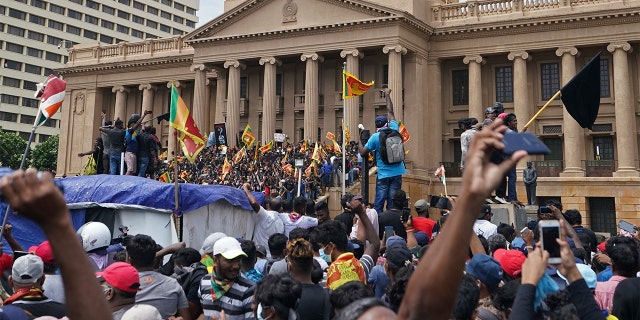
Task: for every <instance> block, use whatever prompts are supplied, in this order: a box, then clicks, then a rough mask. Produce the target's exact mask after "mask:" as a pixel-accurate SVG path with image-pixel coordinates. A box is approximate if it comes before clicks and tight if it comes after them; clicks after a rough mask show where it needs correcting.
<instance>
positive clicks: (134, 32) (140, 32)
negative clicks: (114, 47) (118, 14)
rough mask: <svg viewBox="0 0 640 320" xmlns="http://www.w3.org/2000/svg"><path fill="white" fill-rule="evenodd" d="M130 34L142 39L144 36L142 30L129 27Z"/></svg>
mask: <svg viewBox="0 0 640 320" xmlns="http://www.w3.org/2000/svg"><path fill="white" fill-rule="evenodd" d="M131 35H132V36H134V37H136V38H140V39H142V38H143V37H144V32H142V31H140V30H136V29H131Z"/></svg>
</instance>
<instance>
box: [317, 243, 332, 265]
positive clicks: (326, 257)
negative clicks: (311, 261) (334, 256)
mask: <svg viewBox="0 0 640 320" xmlns="http://www.w3.org/2000/svg"><path fill="white" fill-rule="evenodd" d="M325 247H326V246H325ZM331 252H333V250H331ZM331 252H329V254H326V253H325V252H324V248H320V250H319V253H320V258H322V259H323V260H324V261H326V262H327V263H329V264H331Z"/></svg>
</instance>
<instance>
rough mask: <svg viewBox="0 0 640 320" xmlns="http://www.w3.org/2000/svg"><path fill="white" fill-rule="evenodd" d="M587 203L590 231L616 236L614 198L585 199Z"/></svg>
mask: <svg viewBox="0 0 640 320" xmlns="http://www.w3.org/2000/svg"><path fill="white" fill-rule="evenodd" d="M587 199H588V203H589V212H591V214H590V215H589V218H590V220H591V230H593V231H595V232H609V233H610V234H611V235H615V234H617V228H616V199H615V198H604V197H602V198H599V197H593V198H587Z"/></svg>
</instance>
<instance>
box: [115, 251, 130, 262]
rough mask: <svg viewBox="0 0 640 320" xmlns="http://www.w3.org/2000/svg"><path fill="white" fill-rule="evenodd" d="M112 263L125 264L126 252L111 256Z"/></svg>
mask: <svg viewBox="0 0 640 320" xmlns="http://www.w3.org/2000/svg"><path fill="white" fill-rule="evenodd" d="M113 262H127V252H126V251H124V250H123V251H118V252H116V253H115V254H114V255H113Z"/></svg>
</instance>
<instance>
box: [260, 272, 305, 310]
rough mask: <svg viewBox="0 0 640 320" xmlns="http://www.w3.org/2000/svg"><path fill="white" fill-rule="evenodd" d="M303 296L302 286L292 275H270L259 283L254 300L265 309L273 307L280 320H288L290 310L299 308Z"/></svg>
mask: <svg viewBox="0 0 640 320" xmlns="http://www.w3.org/2000/svg"><path fill="white" fill-rule="evenodd" d="M301 295H302V286H301V285H300V283H299V282H298V281H296V280H294V279H293V278H291V276H290V275H288V274H286V273H285V274H278V275H275V274H269V275H267V276H266V277H264V278H262V280H261V281H260V282H259V283H258V286H257V287H256V291H255V294H254V299H255V301H256V302H257V303H260V304H262V305H263V306H265V307H267V306H273V308H274V309H275V311H276V313H277V314H278V316H279V318H280V319H288V318H289V310H290V309H295V308H296V307H297V305H298V300H299V299H300V296H301ZM294 312H295V311H294Z"/></svg>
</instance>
